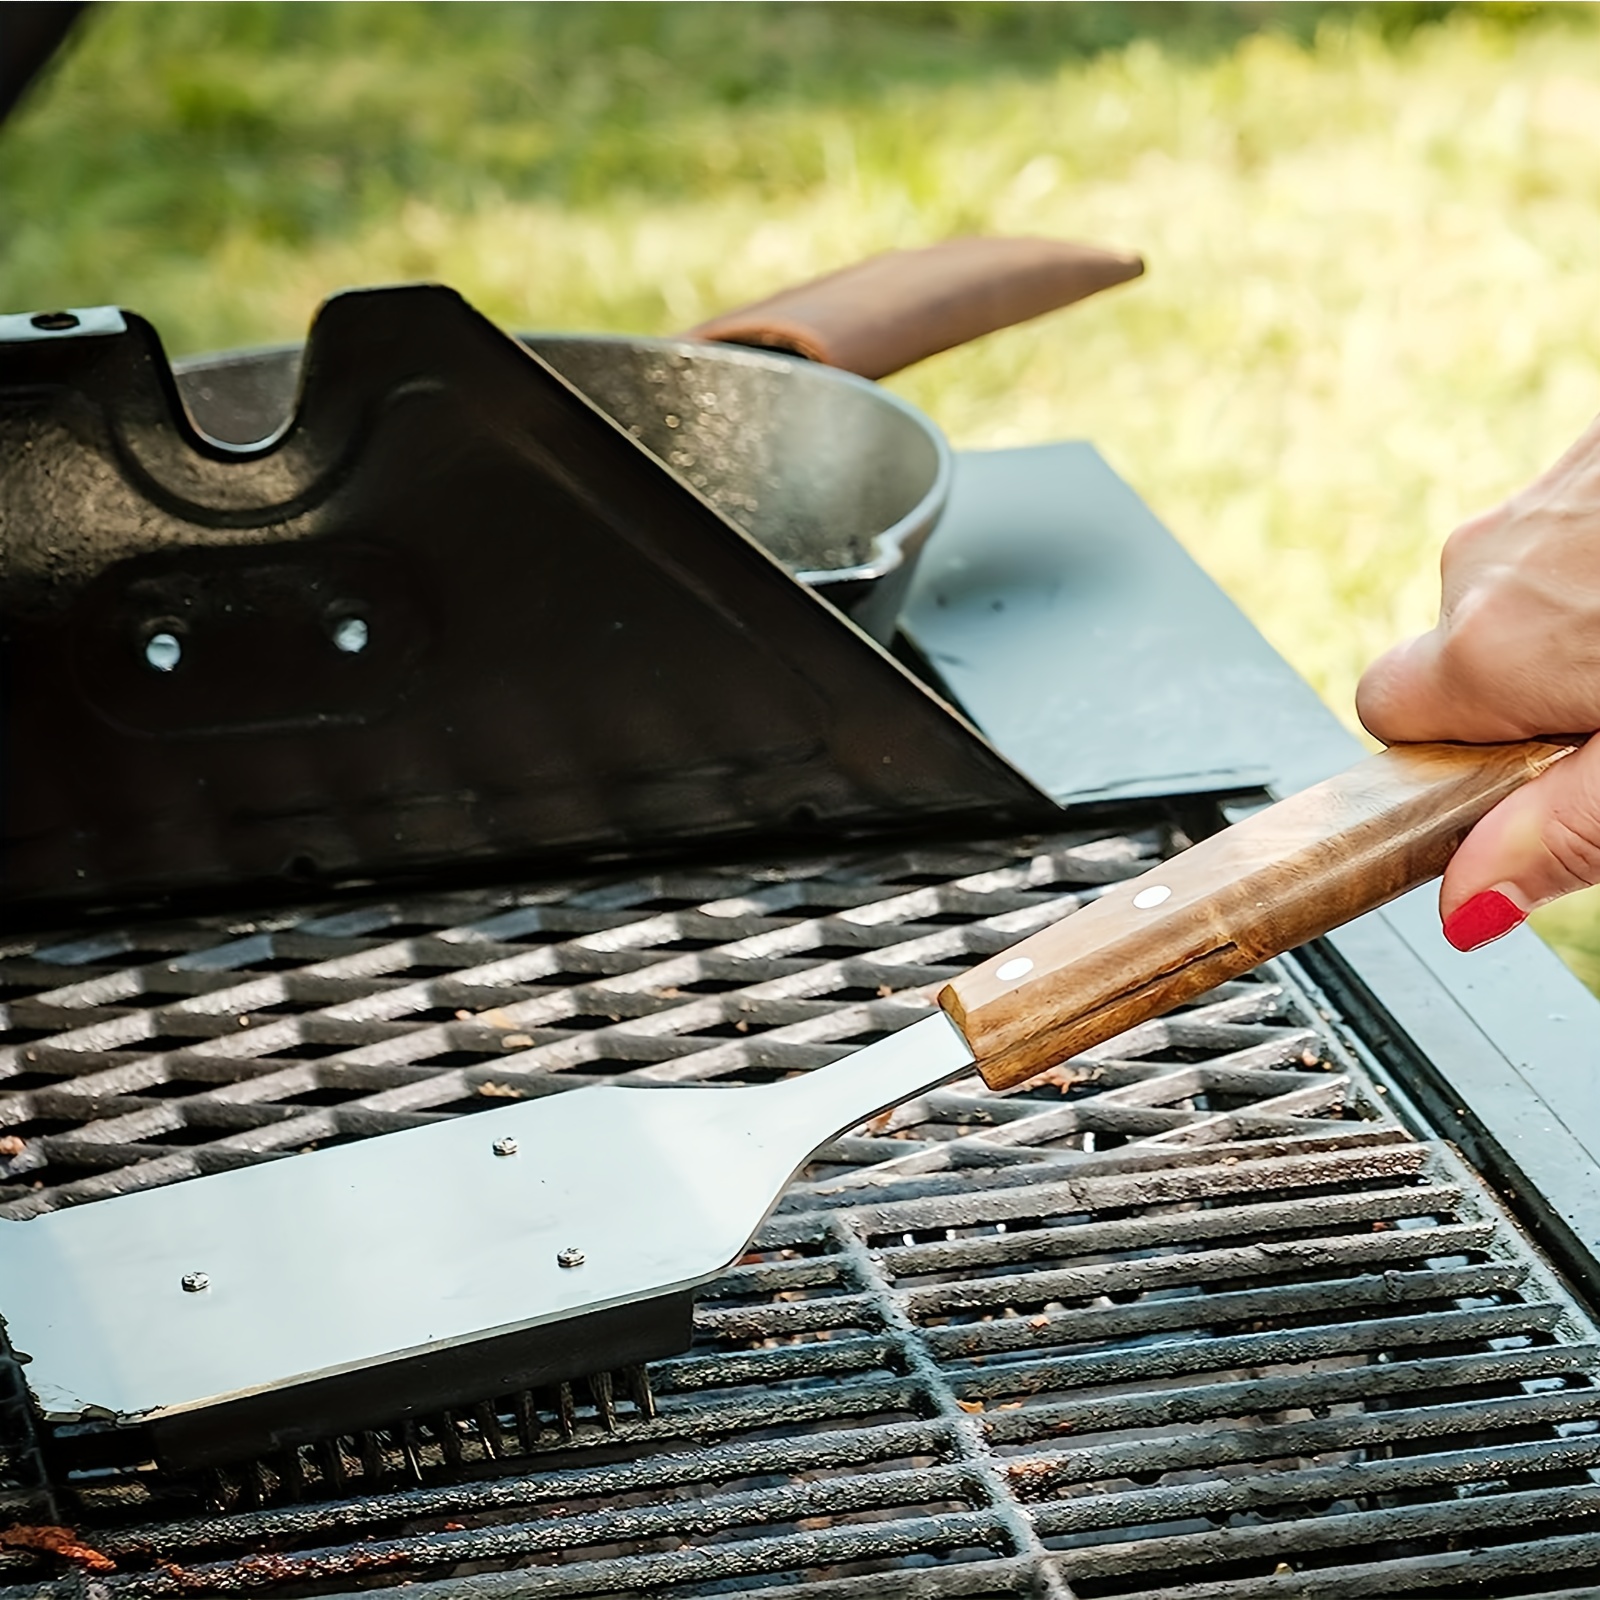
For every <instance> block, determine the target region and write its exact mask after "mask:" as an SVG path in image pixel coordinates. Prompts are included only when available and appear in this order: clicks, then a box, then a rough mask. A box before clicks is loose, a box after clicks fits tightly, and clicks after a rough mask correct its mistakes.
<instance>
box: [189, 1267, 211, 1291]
mask: <svg viewBox="0 0 1600 1600" xmlns="http://www.w3.org/2000/svg"><path fill="white" fill-rule="evenodd" d="M210 1287H211V1279H210V1278H209V1277H207V1275H206V1274H205V1273H203V1272H186V1273H184V1275H183V1292H184V1293H185V1294H199V1293H200V1291H201V1290H202V1289H209V1288H210Z"/></svg>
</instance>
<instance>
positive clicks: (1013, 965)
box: [996, 956, 1033, 983]
mask: <svg viewBox="0 0 1600 1600" xmlns="http://www.w3.org/2000/svg"><path fill="white" fill-rule="evenodd" d="M1032 971H1033V963H1032V962H1031V961H1030V960H1029V959H1028V958H1027V957H1026V956H1016V957H1013V959H1012V960H1010V961H1008V962H1006V964H1005V965H1004V966H1003V967H1001V969H1000V971H999V972H998V973H997V974H996V976H997V977H998V978H999V979H1000V981H1001V982H1002V983H1013V982H1015V981H1016V979H1018V978H1025V977H1027V975H1028V974H1029V973H1030V972H1032Z"/></svg>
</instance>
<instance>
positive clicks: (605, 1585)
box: [0, 1511, 1010, 1600]
mask: <svg viewBox="0 0 1600 1600" xmlns="http://www.w3.org/2000/svg"><path fill="white" fill-rule="evenodd" d="M438 1537H439V1538H440V1539H441V1540H445V1539H450V1538H451V1537H452V1536H451V1535H448V1534H446V1535H439V1536H438ZM959 1551H987V1552H992V1553H995V1554H1000V1555H1004V1554H1008V1553H1010V1552H1009V1551H1008V1550H1007V1549H1006V1537H1005V1533H1004V1530H1003V1529H1002V1528H1001V1526H1000V1519H999V1518H998V1517H996V1516H995V1515H994V1514H993V1513H990V1512H983V1511H961V1512H947V1513H944V1514H942V1515H937V1516H925V1517H905V1518H900V1519H897V1520H895V1521H893V1522H878V1523H853V1524H847V1525H844V1526H835V1527H828V1528H817V1529H812V1530H807V1531H806V1532H805V1533H803V1534H801V1535H799V1536H790V1535H776V1536H772V1537H767V1538H752V1539H743V1540H739V1541H737V1542H729V1543H711V1544H704V1545H698V1546H697V1545H687V1546H684V1547H682V1548H680V1549H675V1550H670V1551H659V1552H653V1553H650V1554H644V1555H622V1556H607V1557H605V1558H602V1559H600V1560H594V1561H574V1562H570V1563H563V1564H561V1565H560V1566H531V1567H530V1566H522V1567H517V1568H515V1569H513V1570H510V1571H503V1572H480V1573H473V1574H471V1575H468V1576H460V1577H453V1578H449V1579H445V1580H443V1581H442V1582H440V1583H439V1584H438V1585H437V1586H436V1587H435V1588H434V1589H433V1591H432V1592H433V1593H436V1594H438V1595H441V1596H448V1597H450V1600H491V1597H501V1596H504V1597H506V1600H510V1597H512V1596H518V1597H520V1596H524V1595H536V1596H547V1595H548V1596H555V1595H595V1594H604V1595H615V1594H617V1593H619V1592H627V1591H628V1590H630V1589H652V1588H660V1587H664V1586H665V1585H667V1584H671V1583H677V1584H683V1583H696V1584H700V1583H706V1582H708V1581H714V1580H717V1579H724V1578H730V1577H744V1576H749V1575H755V1574H762V1573H778V1572H785V1571H790V1570H793V1569H794V1568H795V1567H796V1566H797V1565H802V1564H803V1565H806V1566H811V1565H824V1564H826V1565H834V1564H842V1563H846V1562H859V1561H872V1560H878V1561H882V1560H888V1559H894V1560H903V1559H904V1558H906V1557H907V1556H913V1555H919V1554H948V1553H952V1552H959ZM467 1559H468V1557H467V1556H466V1555H465V1553H463V1554H462V1555H460V1556H459V1557H458V1560H461V1561H465V1560H467ZM411 1570H414V1568H413V1565H412V1560H411V1557H410V1554H409V1553H405V1554H397V1555H396V1556H394V1557H389V1556H387V1555H385V1554H378V1555H376V1556H374V1555H373V1554H372V1553H371V1552H370V1547H368V1546H364V1545H356V1546H353V1547H352V1546H346V1547H343V1548H341V1549H339V1550H332V1551H325V1552H312V1553H309V1554H306V1555H296V1556H276V1555H263V1556H245V1557H242V1558H241V1559H239V1560H237V1561H231V1562H226V1563H215V1564H210V1565H207V1566H205V1567H201V1568H199V1569H195V1570H190V1569H185V1568H180V1569H179V1570H178V1571H176V1572H174V1571H172V1570H171V1569H170V1567H162V1568H157V1569H156V1570H155V1571H153V1572H144V1573H135V1574H129V1575H127V1576H125V1577H124V1576H118V1575H111V1576H108V1577H106V1578H103V1579H101V1580H99V1582H100V1583H102V1584H103V1585H104V1591H103V1592H104V1593H105V1594H107V1595H108V1596H116V1597H118V1600H165V1597H167V1596H172V1595H182V1594H192V1593H194V1592H195V1591H196V1590H197V1589H204V1590H205V1591H206V1592H209V1593H214V1594H234V1593H239V1592H245V1591H251V1590H256V1589H259V1588H261V1587H262V1585H263V1580H269V1581H271V1582H274V1583H292V1584H307V1583H315V1584H324V1583H327V1582H328V1581H330V1580H337V1579H340V1578H358V1577H360V1576H362V1575H364V1574H369V1573H375V1572H376V1573H382V1572H385V1571H391V1572H400V1573H406V1572H409V1571H411ZM37 1592H38V1591H37V1590H36V1589H31V1588H30V1589H23V1588H8V1589H3V1590H0V1600H28V1597H29V1596H36V1595H37ZM934 1592H935V1593H937V1590H935V1591H934Z"/></svg>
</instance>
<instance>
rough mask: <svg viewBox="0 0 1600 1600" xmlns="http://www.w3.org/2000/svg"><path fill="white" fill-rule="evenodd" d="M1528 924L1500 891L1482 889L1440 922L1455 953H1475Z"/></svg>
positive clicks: (1511, 901) (1526, 916) (1509, 899)
mask: <svg viewBox="0 0 1600 1600" xmlns="http://www.w3.org/2000/svg"><path fill="white" fill-rule="evenodd" d="M1527 920H1528V913H1527V912H1526V911H1524V910H1523V909H1522V907H1521V906H1520V905H1518V904H1517V902H1516V901H1515V900H1513V899H1512V898H1511V895H1510V894H1508V893H1507V892H1506V891H1505V890H1504V889H1485V890H1483V892H1482V893H1481V894H1475V895H1473V897H1472V898H1471V899H1470V900H1467V901H1464V902H1463V903H1462V904H1461V905H1459V906H1457V907H1456V908H1455V910H1454V911H1452V912H1451V913H1450V915H1449V916H1448V917H1446V918H1445V919H1444V936H1445V938H1447V939H1448V940H1449V941H1450V943H1451V944H1453V945H1454V946H1455V947H1456V949H1457V950H1477V949H1480V948H1481V947H1482V946H1484V945H1486V944H1490V943H1492V942H1493V941H1494V940H1496V939H1498V938H1501V937H1502V936H1503V935H1505V934H1508V933H1510V932H1511V930H1512V929H1513V928H1515V927H1518V926H1520V925H1521V924H1522V923H1524V922H1526V921H1527Z"/></svg>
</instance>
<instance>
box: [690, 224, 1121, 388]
mask: <svg viewBox="0 0 1600 1600" xmlns="http://www.w3.org/2000/svg"><path fill="white" fill-rule="evenodd" d="M1143 271H1144V263H1143V262H1142V261H1141V260H1140V259H1139V257H1138V256H1135V255H1128V254H1126V253H1124V252H1122V251H1117V250H1102V249H1099V248H1098V247H1097V246H1095V245H1088V244H1073V243H1070V242H1069V241H1067V240H1064V239H946V240H945V241H944V242H943V243H942V244H933V245H927V246H926V247H924V248H923V249H920V250H891V251H888V252H887V253H886V254H884V255H879V256H869V257H868V258H867V259H866V260H865V261H858V262H857V263H856V264H855V265H854V266H850V267H844V268H842V269H841V270H840V271H838V272H830V273H829V274H828V275H827V276H826V277H822V278H814V279H812V280H811V282H809V283H802V284H797V285H795V287H793V288H791V289H784V290H781V291H780V292H779V293H778V294H775V295H770V296H768V297H767V298H766V299H765V300H756V301H753V302H752V303H751V304H750V305H747V306H740V307H739V308H738V309H737V310H735V311H728V312H724V313H723V315H722V316H720V317H713V318H712V319H711V321H710V322H702V323H701V324H700V326H699V327H697V328H691V329H690V330H689V331H688V333H686V334H684V335H682V337H683V338H686V339H711V340H716V341H718V342H720V343H722V344H746V345H756V346H758V347H760V348H762V349H767V350H786V351H788V352H789V353H790V354H792V355H800V356H806V357H808V358H809V359H810V360H812V361H820V362H823V363H825V364H826V365H828V366H831V367H843V368H844V369H845V371H847V372H854V373H858V374H860V376H861V377H863V378H883V377H887V376H888V375H889V374H890V373H891V372H898V371H900V369H901V368H902V367H909V366H911V365H912V364H913V363H914V362H917V361H921V360H923V359H924V358H926V357H927V356H931V355H935V354H937V353H938V352H939V351H940V350H949V349H950V348H952V347H953V346H955V345H958V344H965V343H967V341H968V340H970V339H977V338H980V337H982V336H983V335H984V334H986V333H993V332H994V331H995V330H996V329H997V328H1009V327H1011V326H1012V324H1014V323H1018V322H1026V321H1028V320H1029V319H1030V318H1032V317H1039V316H1043V315H1044V314H1045V312H1047V311H1054V310H1055V309H1056V308H1057V307H1058V306H1066V305H1071V304H1072V302H1073V301H1074V300H1082V299H1085V298H1086V297H1087V296H1089V295H1091V294H1095V293H1098V292H1099V291H1100V290H1101V289H1109V288H1110V287H1111V286H1112V285H1113V284H1117V283H1126V282H1127V280H1128V279H1129V278H1136V277H1138V276H1139V274H1140V273H1141V272H1143Z"/></svg>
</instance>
